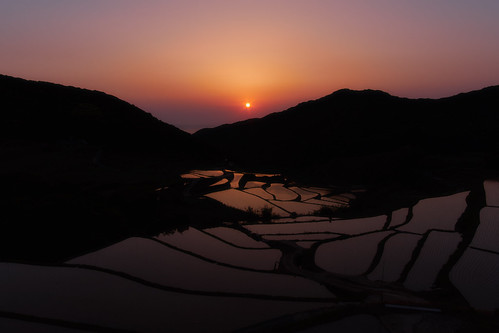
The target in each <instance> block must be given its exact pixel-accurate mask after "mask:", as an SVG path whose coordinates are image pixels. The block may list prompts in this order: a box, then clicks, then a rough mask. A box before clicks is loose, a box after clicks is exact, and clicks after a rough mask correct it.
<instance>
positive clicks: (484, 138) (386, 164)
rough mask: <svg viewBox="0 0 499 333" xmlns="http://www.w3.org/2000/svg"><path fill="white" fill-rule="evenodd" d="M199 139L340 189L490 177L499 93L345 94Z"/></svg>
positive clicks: (247, 161) (498, 133) (497, 148)
mask: <svg viewBox="0 0 499 333" xmlns="http://www.w3.org/2000/svg"><path fill="white" fill-rule="evenodd" d="M194 136H195V137H197V138H201V139H203V141H205V142H209V143H211V144H212V146H213V147H218V148H219V149H220V150H221V151H222V152H224V153H226V154H227V155H228V157H230V158H232V159H233V160H235V161H236V162H238V163H241V164H244V165H255V166H256V165H259V164H260V165H262V164H263V165H267V166H273V167H276V168H278V169H279V170H282V171H287V172H290V173H295V175H294V176H295V177H296V176H297V175H301V176H310V177H311V179H312V178H313V179H315V180H318V179H319V180H320V179H323V180H329V181H332V182H336V183H337V182H339V181H345V182H352V181H353V182H358V183H369V182H383V181H385V180H387V179H397V178H400V179H406V178H407V177H408V176H411V175H414V176H421V175H423V174H426V175H429V177H430V178H432V177H433V178H439V177H442V176H445V175H451V174H452V175H453V176H462V175H464V174H466V173H469V174H479V173H488V174H490V173H491V172H493V171H494V170H495V171H499V169H497V166H498V165H499V163H498V161H499V158H498V152H499V86H494V87H489V88H485V89H482V90H479V91H473V92H469V93H463V94H459V95H456V96H453V97H449V98H442V99H408V98H400V97H395V96H391V95H389V94H387V93H384V92H382V91H375V90H364V91H352V90H346V89H344V90H339V91H337V92H335V93H333V94H331V95H328V96H326V97H323V98H320V99H318V100H314V101H308V102H305V103H301V104H298V105H297V106H295V107H292V108H290V109H288V110H286V111H282V112H278V113H273V114H270V115H268V116H266V117H264V118H261V119H250V120H246V121H242V122H238V123H235V124H231V125H223V126H219V127H216V128H213V129H203V130H200V131H198V132H197V133H195V134H194ZM416 181H417V180H416Z"/></svg>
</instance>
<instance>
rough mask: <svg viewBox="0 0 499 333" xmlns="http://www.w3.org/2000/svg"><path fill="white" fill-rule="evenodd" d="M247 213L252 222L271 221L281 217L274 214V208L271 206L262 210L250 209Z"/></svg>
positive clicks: (247, 209)
mask: <svg viewBox="0 0 499 333" xmlns="http://www.w3.org/2000/svg"><path fill="white" fill-rule="evenodd" d="M246 213H247V214H248V218H249V219H251V220H260V221H270V220H271V219H273V218H277V217H279V216H278V215H277V214H274V213H273V208H272V207H269V206H265V207H263V208H262V209H260V210H257V209H255V208H253V207H248V208H246Z"/></svg>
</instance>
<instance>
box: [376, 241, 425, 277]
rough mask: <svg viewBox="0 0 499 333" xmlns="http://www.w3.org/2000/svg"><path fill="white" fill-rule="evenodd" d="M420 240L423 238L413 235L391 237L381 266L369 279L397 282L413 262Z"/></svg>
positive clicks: (377, 267) (385, 248)
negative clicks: (407, 266) (409, 263)
mask: <svg viewBox="0 0 499 333" xmlns="http://www.w3.org/2000/svg"><path fill="white" fill-rule="evenodd" d="M420 239H421V236H417V235H411V234H396V235H394V236H393V237H390V238H389V239H388V240H387V242H386V243H385V246H384V248H383V255H382V257H381V259H380V262H379V265H377V266H376V268H375V269H374V270H373V271H372V272H371V273H370V274H369V275H368V277H369V279H371V280H373V281H376V280H380V281H386V282H395V281H397V280H398V279H399V278H400V275H401V273H402V271H403V269H404V267H405V265H407V263H408V262H409V261H410V260H411V256H412V252H413V251H414V249H415V248H416V245H417V243H418V241H419V240H420Z"/></svg>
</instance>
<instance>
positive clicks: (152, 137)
mask: <svg viewBox="0 0 499 333" xmlns="http://www.w3.org/2000/svg"><path fill="white" fill-rule="evenodd" d="M0 103H1V105H2V107H1V110H2V111H1V122H0V138H2V139H22V140H33V139H34V140H49V141H50V140H61V139H68V140H73V141H75V140H83V141H85V142H86V143H88V144H97V145H102V146H107V145H111V146H113V147H114V148H123V149H133V148H140V149H141V150H143V149H145V150H149V149H153V150H157V149H158V148H161V149H162V150H165V149H167V150H171V149H173V148H175V149H176V150H178V149H184V148H186V146H189V145H190V141H191V138H190V136H189V135H188V134H187V133H185V132H183V131H181V130H180V129H178V128H176V127H174V126H172V125H169V124H166V123H163V122H161V121H160V120H158V119H156V118H154V117H153V116H152V115H151V114H149V113H146V112H144V111H142V110H141V109H139V108H137V107H135V106H134V105H131V104H129V103H127V102H125V101H122V100H120V99H118V98H116V97H114V96H110V95H107V94H105V93H103V92H99V91H91V90H86V89H80V88H75V87H68V86H62V85H58V84H53V83H47V82H36V81H28V80H23V79H19V78H13V77H9V76H5V75H0Z"/></svg>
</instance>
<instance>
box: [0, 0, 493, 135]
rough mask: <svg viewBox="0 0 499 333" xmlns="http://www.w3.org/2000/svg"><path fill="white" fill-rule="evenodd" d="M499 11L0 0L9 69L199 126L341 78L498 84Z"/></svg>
mask: <svg viewBox="0 0 499 333" xmlns="http://www.w3.org/2000/svg"><path fill="white" fill-rule="evenodd" d="M498 18H499V1H498V0H419V1H414V0H376V1H371V0H369V1H367V0H336V1H335V0H330V1H325V0H323V1H320V0H306V1H305V0H302V1H297V0H277V1H272V0H265V1H263V0H241V1H238V0H230V1H229V0H227V1H217V0H203V1H194V0H179V1H159V0H158V1H155V0H143V1H135V0H133V1H132V0H72V1H67V0H31V1H28V0H11V1H9V0H0V73H2V74H6V75H12V76H17V77H22V78H26V79H33V80H42V81H50V82H56V83H61V84H66V85H73V86H78V87H82V88H88V89H95V90H101V91H104V92H107V93H109V94H112V95H115V96H117V97H119V98H121V99H124V100H126V101H128V102H130V103H133V104H135V105H137V106H139V107H140V108H142V109H144V110H145V111H147V112H150V113H152V114H153V115H155V116H156V117H157V118H159V119H161V120H163V121H165V122H168V123H171V124H174V125H176V126H178V127H180V128H182V129H184V130H189V131H192V130H194V129H199V128H202V127H213V126H216V125H220V124H223V123H230V122H234V121H238V120H242V119H246V118H250V117H261V116H263V115H265V114H268V113H270V112H275V111H281V110H284V109H286V108H289V107H291V106H294V105H296V104H297V103H299V102H302V101H306V100H310V99H316V98H319V97H322V96H324V95H327V94H329V93H331V92H333V91H335V90H337V89H341V88H351V89H366V88H371V89H381V90H384V91H387V92H389V93H391V94H394V95H397V96H404V97H444V96H450V95H453V94H456V93H459V92H464V91H469V90H475V89H480V88H483V87H485V86H489V85H497V84H499V19H498ZM246 102H251V103H252V105H253V106H252V108H250V110H246V109H245V107H244V104H245V103H246Z"/></svg>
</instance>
